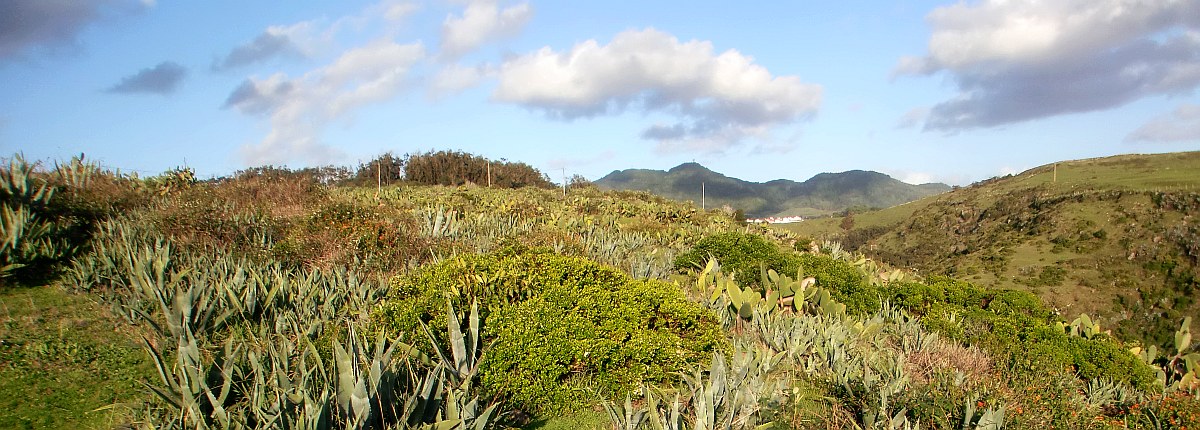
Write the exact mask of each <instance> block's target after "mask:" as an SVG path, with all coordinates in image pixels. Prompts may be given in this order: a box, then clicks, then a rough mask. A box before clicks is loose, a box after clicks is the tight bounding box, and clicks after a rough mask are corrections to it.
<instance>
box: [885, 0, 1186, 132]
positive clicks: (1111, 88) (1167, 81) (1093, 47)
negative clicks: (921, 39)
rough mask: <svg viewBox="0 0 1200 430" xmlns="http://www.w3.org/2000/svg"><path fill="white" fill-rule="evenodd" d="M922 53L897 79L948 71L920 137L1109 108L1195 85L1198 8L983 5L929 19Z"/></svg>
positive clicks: (1070, 2)
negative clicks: (948, 91)
mask: <svg viewBox="0 0 1200 430" xmlns="http://www.w3.org/2000/svg"><path fill="white" fill-rule="evenodd" d="M927 20H928V22H929V24H930V26H931V27H932V28H933V34H932V35H931V36H930V39H929V47H928V49H929V52H928V54H927V55H926V56H924V57H905V58H901V59H900V61H899V62H898V64H897V66H896V69H895V73H896V74H933V73H938V72H947V73H949V74H950V75H951V76H952V77H953V79H954V81H955V83H956V84H957V86H958V89H959V94H958V95H957V96H955V97H954V98H952V99H950V100H947V101H944V102H942V103H940V104H938V105H936V106H934V107H933V108H932V110H931V111H930V115H929V117H928V119H927V121H926V122H925V128H926V129H936V130H945V131H954V130H959V129H967V128H974V127H989V126H996V125H1002V124H1008V123H1014V122H1020V121H1026V120H1031V119H1035V118H1042V117H1048V116H1054V115H1060V114H1066V113H1074V112H1087V111H1094V110H1100V109H1108V108H1112V107H1116V106H1120V105H1123V104H1126V103H1129V102H1131V101H1133V100H1137V99H1139V98H1143V97H1147V96H1152V95H1161V94H1180V93H1186V92H1189V91H1192V90H1193V89H1195V88H1196V87H1197V86H1200V31H1198V30H1200V2H1196V1H1180V0H1063V1H1054V2H1045V1H1035V0H985V1H982V2H979V3H969V4H968V3H958V4H955V5H952V6H945V7H940V8H937V9H935V10H934V11H932V12H931V13H930V14H929V15H928V17H927Z"/></svg>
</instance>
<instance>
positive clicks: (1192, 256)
mask: <svg viewBox="0 0 1200 430" xmlns="http://www.w3.org/2000/svg"><path fill="white" fill-rule="evenodd" d="M1197 215H1200V152H1187V153H1173V154H1159V155H1122V156H1115V157H1107V158H1097V159H1087V160H1076V161H1067V162H1060V163H1056V164H1051V165H1046V166H1041V167H1038V168H1034V169H1031V170H1028V171H1026V172H1023V173H1021V174H1018V175H1015V176H1006V177H1002V178H993V179H991V180H987V181H983V182H981V183H977V184H975V185H972V186H970V187H966V188H962V189H958V190H954V191H952V192H949V193H945V194H942V195H938V196H933V197H928V198H925V199H922V200H919V201H915V202H912V203H909V204H906V205H902V206H898V207H893V208H889V209H885V210H879V211H874V212H868V213H860V214H854V215H852V222H845V220H844V219H842V218H833V219H821V220H811V221H806V222H803V223H798V224H793V225H789V226H787V227H783V228H787V229H789V230H791V231H793V232H796V233H799V234H802V235H806V236H810V237H814V238H825V239H833V240H838V241H841V242H843V244H844V245H845V246H846V247H847V248H848V249H854V250H858V251H860V252H863V253H866V254H867V255H870V256H872V257H875V258H877V259H880V260H882V261H885V262H888V263H891V264H895V265H901V266H906V267H911V268H915V269H917V270H919V271H920V272H922V273H926V274H945V275H952V276H955V277H958V278H960V279H964V280H969V281H972V282H975V283H978V284H981V285H986V286H992V287H1002V288H1018V289H1025V290H1030V291H1033V292H1036V293H1037V294H1038V295H1039V296H1041V297H1042V299H1043V300H1045V301H1046V302H1047V303H1049V304H1051V305H1053V306H1055V307H1057V308H1058V309H1059V310H1060V311H1061V312H1062V313H1063V314H1065V315H1066V316H1069V317H1075V316H1078V314H1080V313H1087V314H1090V315H1099V316H1101V317H1102V320H1103V322H1104V325H1105V326H1106V328H1107V327H1112V328H1114V329H1115V330H1114V332H1115V333H1117V334H1118V335H1120V336H1122V337H1125V338H1127V339H1134V338H1142V339H1145V340H1147V341H1151V342H1154V343H1157V344H1167V343H1168V342H1169V341H1170V333H1171V332H1172V331H1173V330H1174V329H1175V325H1176V324H1177V323H1178V320H1179V318H1180V317H1182V316H1188V315H1197V314H1198V313H1200V304H1198V303H1197V300H1196V294H1197V290H1198V289H1200V284H1198V282H1200V265H1198V264H1197V263H1198V259H1200V219H1197ZM843 226H847V227H850V228H849V229H845V228H843Z"/></svg>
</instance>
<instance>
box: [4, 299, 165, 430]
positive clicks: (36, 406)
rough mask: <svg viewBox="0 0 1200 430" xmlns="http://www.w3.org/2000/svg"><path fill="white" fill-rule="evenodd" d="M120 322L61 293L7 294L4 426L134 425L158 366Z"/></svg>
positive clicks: (90, 301)
mask: <svg viewBox="0 0 1200 430" xmlns="http://www.w3.org/2000/svg"><path fill="white" fill-rule="evenodd" d="M117 318H118V317H116V316H115V315H112V314H111V313H110V312H108V310H107V309H106V308H104V307H101V306H100V305H98V304H97V303H96V302H95V301H94V299H93V298H90V297H87V296H81V295H75V294H71V293H68V292H66V291H64V290H62V289H61V288H58V287H52V286H47V287H29V288H26V287H4V288H0V428H5V429H58V428H70V429H101V428H113V427H114V426H116V425H119V424H122V423H128V422H129V421H130V419H131V417H133V415H134V413H135V410H137V409H140V408H141V407H142V403H143V402H144V401H145V400H146V396H145V394H146V390H145V389H144V388H143V387H142V386H141V383H140V381H141V380H143V379H145V378H150V377H152V375H153V368H152V367H151V366H150V364H149V361H148V360H147V356H146V353H145V352H143V350H142V347H141V346H139V345H138V344H135V343H133V341H132V339H135V338H136V336H135V335H133V334H132V333H128V332H127V331H126V330H125V329H124V328H122V326H121V324H118V323H117V322H116V321H117Z"/></svg>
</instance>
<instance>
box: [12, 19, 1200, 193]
mask: <svg viewBox="0 0 1200 430" xmlns="http://www.w3.org/2000/svg"><path fill="white" fill-rule="evenodd" d="M743 3H748V4H743ZM1197 87H1200V2H1197V1H1195V0H1188V1H1178V0H1062V1H1055V2H1045V1H1029V0H1026V1H1020V0H1008V1H1002V0H990V1H974V2H957V3H955V2H948V1H941V2H939V1H893V2H882V1H843V2H727V1H689V2H642V1H638V2H632V1H571V2H561V1H556V2H535V1H526V2H519V1H488V0H456V1H388V0H385V1H380V2H355V1H341V2H324V1H292V2H265V1H263V2H246V1H224V0H221V1H217V0H214V1H204V2H169V1H163V2H155V1H150V0H141V1H138V0H94V1H84V0H80V1H46V0H8V1H5V2H3V3H0V153H4V154H12V153H17V152H21V153H24V154H25V156H26V157H27V158H30V159H38V160H47V161H53V160H63V159H66V158H69V157H71V156H72V155H75V154H79V153H81V152H82V153H86V154H87V157H88V158H89V159H92V160H98V161H100V162H101V163H102V164H104V165H106V166H110V167H113V168H121V169H122V170H125V171H129V170H135V171H139V172H140V173H142V174H155V173H159V172H162V171H164V170H167V169H170V168H173V167H177V166H184V165H186V166H188V167H191V168H194V169H196V171H197V173H198V174H199V175H200V176H201V177H211V176H220V175H228V174H230V173H232V172H234V171H236V170H238V169H242V168H246V167H250V166H258V165H265V164H273V165H288V166H292V167H300V166H311V165H326V164H338V165H356V164H358V163H359V162H361V161H365V160H369V159H371V158H373V157H375V156H377V155H379V154H381V153H383V152H386V151H392V152H394V153H397V154H404V153H411V152H423V151H428V150H441V149H452V150H463V151H467V152H471V153H475V154H479V155H483V156H487V157H489V158H496V159H498V158H505V159H508V160H516V161H523V162H526V163H528V164H530V165H533V166H534V167H537V168H539V169H541V170H543V171H544V172H546V173H547V174H549V175H550V176H551V177H552V178H553V179H555V180H559V179H560V178H561V176H562V174H563V173H564V172H565V173H566V175H568V176H569V175H574V174H579V175H583V176H585V177H588V178H591V179H597V178H599V177H601V176H603V175H605V174H607V173H608V172H610V171H612V170H615V169H626V168H652V169H667V168H670V167H672V166H675V165H677V164H679V163H682V162H687V161H697V162H700V163H702V164H704V165H706V166H708V167H710V168H712V169H714V170H716V171H719V172H722V173H725V174H727V175H730V176H735V177H739V178H743V179H747V180H752V181H767V180H772V179H779V178H785V179H793V180H804V179H807V178H809V177H811V176H813V175H815V174H817V173H821V172H840V171H845V170H851V169H867V170H876V171H881V172H884V173H888V174H891V175H893V176H894V177H897V178H898V179H901V180H905V181H909V182H914V183H919V182H930V181H939V182H946V183H950V184H966V183H970V182H973V181H977V180H981V179H986V178H989V177H992V176H996V175H1002V174H1006V173H1014V172H1018V171H1021V170H1024V169H1027V168H1031V167H1034V166H1037V165H1041V164H1046V163H1050V162H1053V161H1058V160H1064V159H1077V158H1088V157H1097V156H1106V155H1114V154H1124V153H1150V152H1171V151H1185V150H1197V149H1200V95H1197V92H1196V90H1197Z"/></svg>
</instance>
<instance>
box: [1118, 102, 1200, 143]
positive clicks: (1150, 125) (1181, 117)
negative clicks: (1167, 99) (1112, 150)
mask: <svg viewBox="0 0 1200 430" xmlns="http://www.w3.org/2000/svg"><path fill="white" fill-rule="evenodd" d="M1125 141H1126V142H1198V141H1200V105H1195V104H1189V103H1184V104H1182V105H1179V107H1178V108H1175V111H1173V112H1171V113H1169V114H1166V115H1162V116H1159V117H1158V118H1155V119H1153V120H1150V122H1147V123H1146V124H1144V125H1142V126H1141V127H1138V129H1137V130H1134V131H1133V132H1132V133H1129V135H1128V136H1125Z"/></svg>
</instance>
